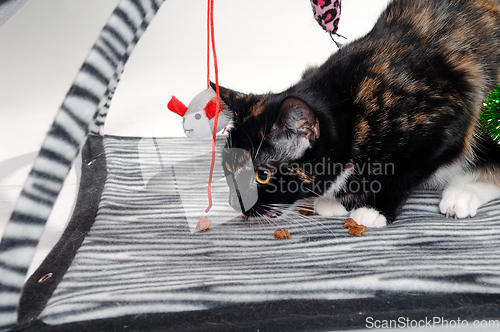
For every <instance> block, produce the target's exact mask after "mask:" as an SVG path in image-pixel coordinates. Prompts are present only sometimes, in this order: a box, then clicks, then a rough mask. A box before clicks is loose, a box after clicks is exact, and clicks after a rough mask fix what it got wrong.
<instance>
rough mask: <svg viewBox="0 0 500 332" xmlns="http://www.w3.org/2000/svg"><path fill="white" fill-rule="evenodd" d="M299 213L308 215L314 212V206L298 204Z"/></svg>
mask: <svg viewBox="0 0 500 332" xmlns="http://www.w3.org/2000/svg"><path fill="white" fill-rule="evenodd" d="M299 213H300V214H301V215H303V216H308V215H310V214H313V213H314V208H313V207H310V206H307V205H300V206H299Z"/></svg>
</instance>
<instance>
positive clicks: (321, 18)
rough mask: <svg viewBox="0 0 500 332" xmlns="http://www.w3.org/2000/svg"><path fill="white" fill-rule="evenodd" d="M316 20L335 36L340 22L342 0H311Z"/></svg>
mask: <svg viewBox="0 0 500 332" xmlns="http://www.w3.org/2000/svg"><path fill="white" fill-rule="evenodd" d="M311 5H312V8H313V12H314V19H315V20H316V21H317V22H318V23H319V25H321V27H322V28H323V29H324V30H325V31H326V32H328V33H331V34H335V33H336V32H337V29H338V25H339V21H340V0H311Z"/></svg>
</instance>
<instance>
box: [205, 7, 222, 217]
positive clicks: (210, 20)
mask: <svg viewBox="0 0 500 332" xmlns="http://www.w3.org/2000/svg"><path fill="white" fill-rule="evenodd" d="M210 41H212V53H213V61H214V73H215V87H216V88H215V93H216V95H217V97H216V107H215V119H214V129H213V137H212V162H211V164H210V175H209V179H208V188H207V190H208V207H207V208H206V210H205V213H208V211H210V209H211V208H212V179H213V173H214V165H215V142H216V135H217V124H218V121H219V113H220V105H221V102H220V89H219V66H218V64H217V52H216V51H215V27H214V0H208V15H207V86H208V88H210Z"/></svg>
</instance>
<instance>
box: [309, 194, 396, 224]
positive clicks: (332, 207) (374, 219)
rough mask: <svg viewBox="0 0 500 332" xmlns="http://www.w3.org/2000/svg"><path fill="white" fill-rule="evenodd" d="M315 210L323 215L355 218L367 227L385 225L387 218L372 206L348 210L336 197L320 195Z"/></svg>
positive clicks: (315, 202) (315, 203)
mask: <svg viewBox="0 0 500 332" xmlns="http://www.w3.org/2000/svg"><path fill="white" fill-rule="evenodd" d="M314 211H315V212H316V213H317V214H319V215H320V216H322V217H345V216H349V218H352V219H354V220H355V221H356V222H357V223H358V224H362V225H364V226H366V227H373V228H377V227H384V226H386V225H387V218H386V217H385V216H384V215H382V214H381V213H380V212H378V211H377V210H375V209H373V208H370V207H361V208H357V209H354V210H353V211H351V212H348V211H347V210H346V208H345V207H344V206H343V205H342V204H341V203H340V202H339V201H338V200H336V199H326V198H324V197H318V198H316V200H315V201H314Z"/></svg>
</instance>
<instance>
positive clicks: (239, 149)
mask: <svg viewBox="0 0 500 332" xmlns="http://www.w3.org/2000/svg"><path fill="white" fill-rule="evenodd" d="M220 91H221V99H222V101H223V102H224V103H225V104H226V106H227V109H228V110H230V111H231V112H232V114H233V122H232V126H231V128H230V129H229V135H228V141H227V143H226V146H225V148H224V150H223V156H222V157H223V158H222V160H223V161H222V164H223V167H224V170H225V175H226V179H227V180H228V184H229V187H230V198H229V202H230V204H231V206H232V207H233V208H235V209H236V210H237V211H240V212H242V213H244V214H245V215H248V216H260V215H265V214H269V213H273V211H276V210H279V209H280V207H282V206H283V205H287V204H290V203H293V202H295V201H296V200H298V199H300V198H304V197H307V196H311V195H314V193H313V192H312V188H311V186H312V185H313V182H314V179H313V178H312V173H313V172H312V171H311V169H307V166H304V165H308V164H310V162H311V160H317V159H318V158H319V155H318V153H317V149H315V146H316V145H317V142H318V140H319V139H320V137H321V130H320V123H321V119H320V117H318V116H317V115H316V113H315V112H314V111H313V109H312V107H311V106H310V105H308V103H307V102H306V101H304V100H303V99H302V98H300V97H297V96H294V95H293V94H290V93H286V92H284V93H281V94H262V95H256V94H243V93H239V92H236V91H233V90H230V89H226V88H223V87H220ZM315 194H321V193H315Z"/></svg>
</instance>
